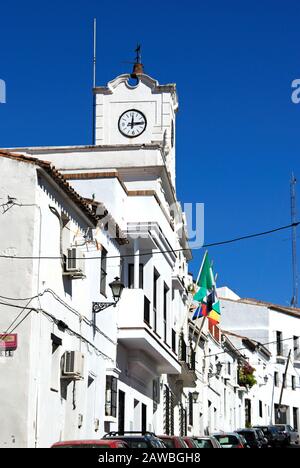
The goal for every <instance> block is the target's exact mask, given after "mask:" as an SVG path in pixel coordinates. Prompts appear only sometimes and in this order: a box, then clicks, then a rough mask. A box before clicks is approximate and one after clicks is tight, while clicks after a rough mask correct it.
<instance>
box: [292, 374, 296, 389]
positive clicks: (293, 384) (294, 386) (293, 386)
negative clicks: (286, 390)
mask: <svg viewBox="0 0 300 468" xmlns="http://www.w3.org/2000/svg"><path fill="white" fill-rule="evenodd" d="M292 390H296V377H295V376H294V375H292Z"/></svg>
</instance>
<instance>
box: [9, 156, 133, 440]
mask: <svg viewBox="0 0 300 468" xmlns="http://www.w3.org/2000/svg"><path fill="white" fill-rule="evenodd" d="M0 168H1V174H2V178H1V186H0V199H1V202H2V203H1V212H0V225H1V229H0V245H1V258H0V272H1V287H0V310H1V314H0V333H1V337H0V366H1V378H0V408H1V421H2V423H1V426H0V445H1V447H49V446H50V445H51V444H52V443H53V442H54V441H56V440H59V439H69V438H73V439H74V438H83V437H87V436H88V437H95V436H97V434H100V433H101V432H102V431H103V429H102V427H101V425H100V424H101V423H102V425H103V420H104V417H105V414H104V411H105V387H104V388H103V385H104V386H105V383H104V384H103V375H105V374H108V373H110V372H115V369H116V341H117V326H116V315H115V314H112V313H111V311H110V310H109V309H107V310H105V311H103V312H102V315H101V319H102V320H101V329H100V327H99V328H98V327H96V326H95V323H94V320H93V313H92V302H93V301H99V300H101V295H100V283H101V278H100V275H101V270H100V263H101V248H102V249H103V248H105V249H106V250H107V252H109V253H110V255H114V256H117V255H118V254H119V248H120V244H122V243H123V242H124V239H123V238H122V239H121V238H118V239H111V238H110V237H109V236H108V234H107V232H106V231H104V230H101V229H99V228H97V229H96V225H97V222H98V218H97V217H96V216H95V214H94V212H93V211H92V209H91V207H90V206H89V205H88V204H87V203H86V202H85V201H84V200H83V199H82V198H81V197H80V196H79V195H78V194H77V193H76V192H75V191H74V189H72V188H71V187H70V186H69V184H68V183H67V182H66V181H65V180H64V178H63V177H62V176H61V175H60V174H59V173H58V172H57V171H56V170H55V168H54V167H53V166H52V165H51V164H50V163H47V162H45V161H41V160H35V159H33V158H25V157H23V156H18V155H13V154H7V153H3V152H1V153H0ZM100 246H102V247H100ZM70 249H71V250H70ZM102 252H103V250H102ZM5 257H7V258H5ZM49 258H51V259H49ZM73 258H74V259H75V258H78V260H74V259H73ZM72 259H73V260H72ZM74 262H75V263H74ZM119 263H120V262H119V260H118V261H115V263H114V264H113V263H112V264H111V266H110V269H109V271H108V274H107V278H106V283H107V282H110V280H112V279H113V278H114V277H115V276H118V275H119V274H120V264H119ZM101 287H104V285H103V281H102V283H101ZM107 289H109V288H107ZM107 293H109V291H108V290H107ZM72 352H74V353H72ZM74 360H75V362H73V361H74Z"/></svg>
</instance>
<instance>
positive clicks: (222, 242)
mask: <svg viewBox="0 0 300 468" xmlns="http://www.w3.org/2000/svg"><path fill="white" fill-rule="evenodd" d="M299 224H300V221H297V222H295V223H291V224H288V225H286V226H281V227H278V228H274V229H270V230H268V231H262V232H258V233H255V234H248V235H245V236H240V237H235V238H233V239H228V240H225V241H219V242H211V243H208V244H203V245H202V246H201V248H203V249H205V248H208V247H216V246H219V245H226V244H231V243H234V242H239V241H241V240H246V239H253V238H255V237H261V236H266V235H269V234H272V233H274V232H278V231H283V230H285V229H289V228H292V227H296V226H298V225H299ZM189 250H191V249H190V248H185V249H168V250H159V251H148V252H140V253H139V254H123V255H107V256H106V258H107V259H117V258H131V257H137V256H140V257H143V256H148V255H158V254H165V253H176V252H186V251H189ZM0 258H6V259H16V260H61V257H60V256H53V257H49V256H44V257H39V256H20V255H0ZM71 258H72V260H99V258H100V257H99V256H97V257H84V258H79V257H71Z"/></svg>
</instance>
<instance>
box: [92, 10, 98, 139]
mask: <svg viewBox="0 0 300 468" xmlns="http://www.w3.org/2000/svg"><path fill="white" fill-rule="evenodd" d="M96 46H97V20H96V18H94V54H93V142H92V144H93V145H95V144H96V94H95V92H94V89H95V87H96V51H97V49H96Z"/></svg>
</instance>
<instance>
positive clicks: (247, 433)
mask: <svg viewBox="0 0 300 468" xmlns="http://www.w3.org/2000/svg"><path fill="white" fill-rule="evenodd" d="M236 432H237V433H238V434H240V435H242V436H243V437H244V439H246V442H247V445H249V447H250V448H262V443H261V441H260V439H259V436H258V434H257V433H256V431H255V429H238V430H237V431H236Z"/></svg>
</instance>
